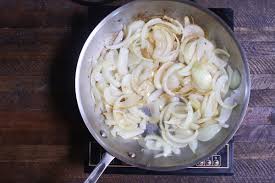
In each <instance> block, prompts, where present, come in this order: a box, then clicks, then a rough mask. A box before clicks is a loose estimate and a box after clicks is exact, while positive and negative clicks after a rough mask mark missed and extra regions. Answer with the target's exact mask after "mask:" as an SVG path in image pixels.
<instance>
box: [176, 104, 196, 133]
mask: <svg viewBox="0 0 275 183" xmlns="http://www.w3.org/2000/svg"><path fill="white" fill-rule="evenodd" d="M187 111H188V112H187V117H186V119H185V121H184V122H183V123H182V124H181V125H179V127H180V128H183V129H188V128H189V125H190V124H191V123H192V120H193V115H194V113H193V108H192V106H191V103H190V102H189V103H188V104H187Z"/></svg>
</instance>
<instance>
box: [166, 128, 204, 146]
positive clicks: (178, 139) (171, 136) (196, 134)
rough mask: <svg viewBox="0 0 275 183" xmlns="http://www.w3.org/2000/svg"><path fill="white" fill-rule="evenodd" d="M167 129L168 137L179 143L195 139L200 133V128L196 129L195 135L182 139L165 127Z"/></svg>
mask: <svg viewBox="0 0 275 183" xmlns="http://www.w3.org/2000/svg"><path fill="white" fill-rule="evenodd" d="M165 130H166V135H167V138H168V139H170V140H171V141H172V142H175V143H179V144H187V143H189V142H191V141H193V140H194V139H196V138H197V136H198V134H199V133H198V130H196V131H195V133H194V134H193V135H191V136H189V137H187V138H184V139H181V138H177V137H175V136H173V135H171V134H170V132H169V131H168V129H167V128H165Z"/></svg>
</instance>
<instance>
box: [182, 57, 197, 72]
mask: <svg viewBox="0 0 275 183" xmlns="http://www.w3.org/2000/svg"><path fill="white" fill-rule="evenodd" d="M195 62H196V58H195V55H193V58H192V59H191V62H189V63H188V65H187V66H185V67H183V68H182V69H180V70H179V71H178V75H180V76H185V75H186V73H187V72H190V70H191V69H192V66H193V65H194V63H195Z"/></svg>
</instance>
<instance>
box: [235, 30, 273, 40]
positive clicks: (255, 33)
mask: <svg viewBox="0 0 275 183" xmlns="http://www.w3.org/2000/svg"><path fill="white" fill-rule="evenodd" d="M234 33H235V35H236V37H237V38H238V40H239V41H253V42H273V41H275V29H274V28H272V27H263V28H262V29H261V30H257V29H251V28H245V27H236V28H235V29H234Z"/></svg>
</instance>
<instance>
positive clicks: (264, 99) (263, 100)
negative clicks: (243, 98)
mask: <svg viewBox="0 0 275 183" xmlns="http://www.w3.org/2000/svg"><path fill="white" fill-rule="evenodd" d="M249 106H250V107H256V106H258V107H269V106H270V107H272V106H275V90H252V91H251V96H250V101H249Z"/></svg>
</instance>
